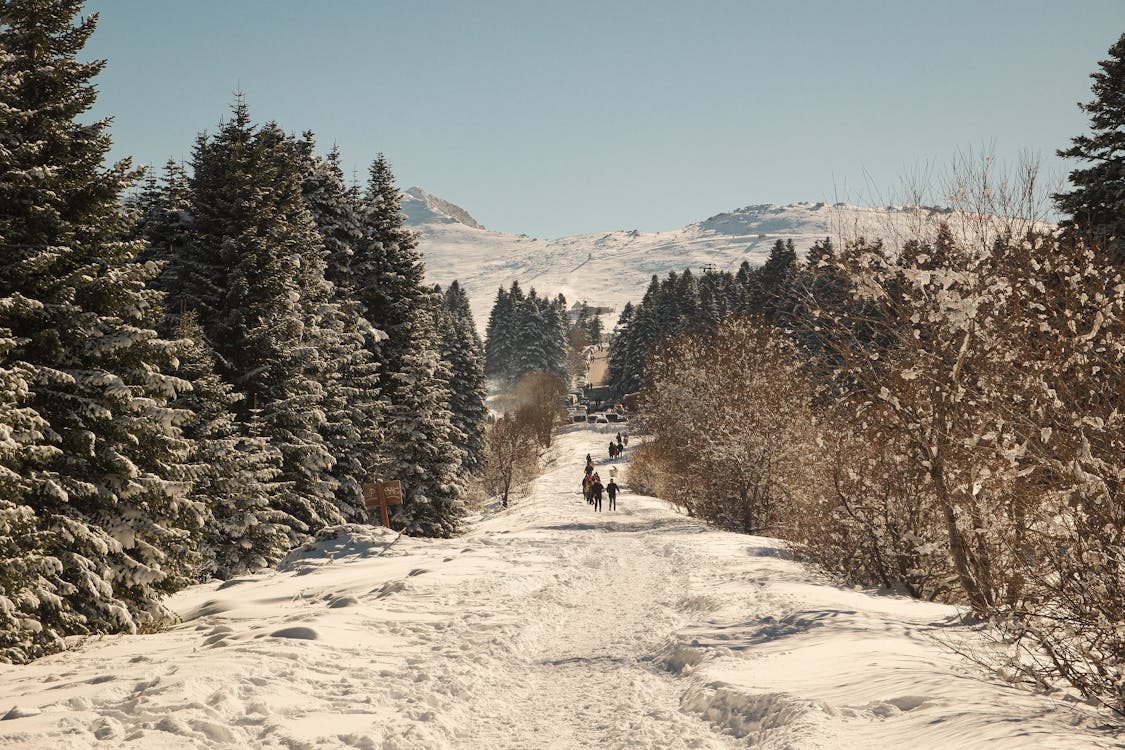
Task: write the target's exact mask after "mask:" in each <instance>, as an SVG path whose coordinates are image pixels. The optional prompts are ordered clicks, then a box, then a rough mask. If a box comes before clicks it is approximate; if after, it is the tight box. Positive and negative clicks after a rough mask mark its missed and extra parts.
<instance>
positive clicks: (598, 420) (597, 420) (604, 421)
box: [594, 414, 609, 424]
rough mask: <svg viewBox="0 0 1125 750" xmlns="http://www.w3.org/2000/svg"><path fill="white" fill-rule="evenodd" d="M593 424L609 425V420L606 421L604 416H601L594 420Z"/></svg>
mask: <svg viewBox="0 0 1125 750" xmlns="http://www.w3.org/2000/svg"><path fill="white" fill-rule="evenodd" d="M594 424H609V420H608V419H606V415H604V414H601V415H599V416H598V418H597V419H595V420H594Z"/></svg>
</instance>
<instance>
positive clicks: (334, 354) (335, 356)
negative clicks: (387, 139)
mask: <svg viewBox="0 0 1125 750" xmlns="http://www.w3.org/2000/svg"><path fill="white" fill-rule="evenodd" d="M297 146H298V149H299V152H300V156H301V171H302V175H303V180H302V195H303V197H304V201H305V205H306V206H307V207H308V209H309V211H310V212H311V213H312V215H313V218H314V219H315V221H316V226H317V230H318V231H319V232H320V236H321V239H322V241H323V243H324V249H325V253H326V259H327V268H326V271H325V275H326V277H327V278H328V280H329V281H331V282H332V284H333V298H332V304H331V305H321V316H322V317H324V318H325V320H324V321H323V325H324V326H325V327H327V328H328V329H330V330H331V331H332V335H331V336H330V337H328V339H327V340H326V341H325V343H324V345H323V346H322V348H321V352H320V353H321V355H322V360H323V361H324V363H325V365H326V367H327V369H326V371H325V373H324V379H323V382H324V385H325V395H326V398H325V402H324V410H325V414H326V416H327V420H326V423H325V427H324V430H323V432H324V435H325V438H326V440H327V441H328V445H329V447H330V449H331V451H332V455H333V456H334V457H335V459H336V466H335V469H334V472H333V476H334V477H335V478H336V481H337V482H338V483H339V490H338V491H337V503H338V504H339V505H340V507H341V509H342V510H343V512H344V514H345V516H346V517H348V518H349V519H352V520H361V519H363V518H365V517H366V511H365V510H364V507H363V483H364V482H369V481H372V480H373V479H374V473H373V472H374V471H375V466H376V465H377V464H378V463H379V462H380V459H378V458H376V456H378V454H379V453H380V452H381V451H382V450H383V418H384V413H385V405H384V402H383V401H382V399H381V396H382V390H381V387H380V382H379V366H378V362H377V360H376V355H375V353H376V352H377V351H378V345H379V342H380V341H381V340H382V339H383V334H382V332H381V331H377V330H375V329H374V328H373V327H372V325H371V324H370V323H369V322H368V321H367V319H366V318H364V317H363V313H362V308H363V305H362V304H361V303H360V302H359V300H358V299H357V295H356V288H357V279H356V276H355V272H354V270H353V267H352V261H353V259H354V258H355V257H357V255H358V254H360V253H361V252H362V248H363V243H364V231H363V226H362V223H361V221H360V217H359V213H358V209H357V207H356V205H355V203H354V202H353V201H352V200H351V199H350V197H349V195H348V191H347V188H346V187H345V186H344V175H343V172H342V170H341V169H340V164H339V154H338V152H336V151H335V150H333V151H332V152H331V153H330V154H329V155H328V157H327V158H320V157H318V156H317V155H316V154H315V142H314V140H313V136H312V134H311V133H305V135H304V136H303V137H302V139H301V140H300V141H299V142H298V144H297Z"/></svg>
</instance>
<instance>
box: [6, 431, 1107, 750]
mask: <svg viewBox="0 0 1125 750" xmlns="http://www.w3.org/2000/svg"><path fill="white" fill-rule="evenodd" d="M607 442H608V436H607V434H604V433H601V432H596V431H594V430H593V429H589V428H586V427H585V426H580V427H577V428H569V429H568V432H567V433H565V434H564V435H562V436H561V437H560V439H559V441H558V445H557V448H556V449H555V451H554V456H555V457H556V458H555V460H554V462H553V464H552V465H550V466H549V467H548V471H547V473H546V474H545V475H544V476H543V477H542V478H541V479H540V480H539V481H538V482H537V484H536V486H535V489H534V492H533V493H532V494H531V496H529V497H526V498H522V499H520V500H519V501H518V502H517V504H516V505H515V507H514V508H513V509H511V510H509V511H503V512H493V513H489V514H486V515H485V516H484V517H480V518H476V519H474V520H473V522H472V523H471V525H470V529H469V531H468V533H467V534H466V535H465V536H463V537H461V538H458V539H451V540H421V539H410V538H406V537H402V538H399V537H397V536H396V535H395V534H393V533H389V532H386V531H384V530H383V529H380V528H378V527H374V528H373V527H365V526H353V527H347V528H345V529H342V530H340V531H339V532H338V533H337V534H336V535H335V538H326V539H322V540H320V541H318V542H315V543H310V544H309V545H306V547H305V548H303V549H301V550H297V551H295V552H294V554H292V555H290V557H289V558H288V559H287V560H286V562H285V563H284V564H283V565H282V566H280V568H279V570H277V571H276V572H273V573H270V574H266V575H260V576H253V577H246V578H239V579H235V580H231V581H227V582H224V583H219V582H214V583H209V584H204V585H200V586H196V587H193V588H191V589H189V590H186V591H184V592H181V593H180V594H179V595H177V596H176V597H174V598H173V599H172V600H171V605H172V607H173V608H174V609H175V610H176V611H177V612H178V613H180V615H181V616H182V617H183V623H182V624H181V625H179V626H178V627H175V628H173V629H172V630H170V631H168V632H164V633H159V634H155V635H145V636H115V637H104V638H98V639H92V640H89V641H87V642H85V643H82V644H78V645H77V646H76V649H75V650H74V651H72V652H69V653H65V654H59V655H56V656H52V657H49V658H46V659H42V660H40V661H38V662H36V663H34V664H31V665H28V666H4V667H0V674H2V677H3V685H2V686H0V706H2V707H3V711H7V713H8V716H7V717H5V718H6V720H4V721H0V746H3V747H14V748H28V749H29V750H31V749H32V748H34V749H35V750H41V749H43V748H55V749H58V750H63V749H64V748H94V747H97V748H102V747H106V748H109V747H112V748H132V749H136V750H140V749H141V748H144V749H146V750H147V749H150V748H242V747H254V748H287V749H290V750H292V749H293V748H366V749H369V750H370V749H373V748H381V749H386V750H405V749H407V748H410V749H422V748H434V749H440V748H466V749H470V748H471V749H473V750H479V749H492V748H496V749H501V748H536V749H538V748H552V749H555V750H562V749H563V748H575V749H577V748H599V749H601V748H735V747H747V746H750V745H753V746H754V747H763V748H832V750H841V749H843V748H981V749H982V750H983V749H984V748H988V749H989V750H991V749H993V748H1011V749H1012V750H1015V749H1016V748H1019V749H1020V750H1023V749H1025V748H1044V749H1047V748H1051V749H1056V748H1096V747H1097V748H1108V747H1122V746H1123V745H1122V738H1121V737H1120V736H1116V737H1115V736H1114V735H1113V734H1112V733H1111V730H1109V729H1104V728H1103V729H1099V728H1098V727H1099V725H1105V724H1108V723H1109V722H1110V721H1112V717H1110V716H1108V715H1106V714H1099V713H1097V712H1096V711H1094V710H1093V709H1091V708H1089V707H1087V706H1084V705H1081V704H1076V703H1074V702H1071V701H1068V700H1066V699H1065V697H1064V696H1055V697H1053V698H1052V697H1044V696H1037V695H1033V694H1030V693H1027V692H1024V691H1021V690H1017V689H1015V688H1012V687H1010V686H1006V685H1004V684H1000V683H998V682H996V681H994V680H992V679H991V678H989V677H988V676H987V675H986V674H984V673H983V672H981V671H980V670H979V669H977V668H976V667H974V666H973V665H972V664H971V663H970V662H968V661H966V660H965V659H963V658H962V657H959V656H957V655H955V654H954V653H952V652H951V651H949V650H947V649H946V648H944V647H943V646H941V645H940V644H939V642H938V641H939V640H943V641H952V642H962V643H967V644H971V643H973V642H974V640H975V638H976V635H975V634H974V633H973V632H972V631H971V630H969V629H967V628H963V627H961V626H957V625H954V624H953V622H954V620H953V618H954V615H955V611H954V610H953V609H952V608H949V607H945V606H939V605H933V604H922V603H918V602H913V601H910V600H907V599H902V598H897V597H888V596H875V595H871V594H869V593H865V592H859V591H852V590H847V589H841V588H839V587H836V586H833V585H830V584H828V583H826V582H824V581H823V580H821V579H820V578H819V577H818V576H817V575H816V574H814V573H813V572H811V571H810V570H808V569H807V568H805V567H804V566H802V565H801V564H798V563H795V562H793V561H791V560H789V559H787V555H786V554H785V553H784V551H783V550H782V549H780V547H779V545H777V544H776V543H775V542H773V541H771V540H768V539H763V538H758V537H748V536H741V535H736V534H730V533H725V532H717V531H712V530H708V529H707V528H704V527H702V526H700V525H699V524H698V523H696V522H695V521H693V520H691V519H688V518H685V517H683V516H681V515H678V514H677V513H675V512H674V511H672V510H670V509H669V508H668V507H667V506H666V505H665V504H664V503H662V502H660V501H658V500H655V499H653V498H646V497H638V496H635V495H632V494H630V493H629V492H628V489H627V488H626V491H625V492H624V494H622V496H621V497H620V498H619V501H618V502H619V508H618V510H617V511H616V512H608V511H607V512H604V513H600V514H597V513H594V512H593V511H592V509H591V507H590V506H588V505H586V503H585V502H584V501H583V500H581V498H580V496H579V494H578V484H579V479H580V476H581V466H582V463H583V460H584V456H585V454H586V453H587V452H590V453H592V454H593V455H594V456H595V460H597V461H599V471H600V472H601V473H602V476H603V477H607V476H608V474H609V472H610V470H611V468H612V466H611V465H610V464H609V462H608V461H607V460H606V459H605V458H599V457H601V456H603V455H604V448H605V445H606V443H607ZM618 465H619V467H621V468H624V467H623V462H619V464H618ZM622 473H623V472H621V473H619V474H618V476H619V478H620V476H621V474H622ZM8 709H10V710H8Z"/></svg>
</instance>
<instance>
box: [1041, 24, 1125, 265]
mask: <svg viewBox="0 0 1125 750" xmlns="http://www.w3.org/2000/svg"><path fill="white" fill-rule="evenodd" d="M1098 65H1099V66H1100V67H1101V70H1099V71H1096V72H1094V73H1092V74H1090V77H1091V78H1093V79H1094V85H1093V87H1092V88H1093V92H1094V97H1095V98H1094V100H1093V101H1092V102H1090V103H1089V104H1080V105H1079V106H1080V107H1081V108H1082V109H1083V110H1084V111H1086V112H1088V113H1089V115H1090V130H1091V135H1088V136H1087V135H1080V136H1077V137H1076V138H1072V139H1071V146H1070V148H1067V149H1064V150H1061V151H1059V152H1058V153H1059V156H1062V157H1065V158H1069V159H1079V160H1081V161H1083V162H1086V163H1088V164H1090V166H1088V167H1085V168H1079V169H1075V170H1073V171H1071V173H1070V182H1071V184H1072V185H1073V186H1074V190H1072V191H1070V192H1068V193H1058V194H1056V195H1055V196H1054V197H1055V201H1056V203H1057V204H1058V207H1059V210H1060V211H1062V212H1064V213H1066V214H1068V215H1069V216H1070V218H1069V219H1067V220H1066V221H1064V222H1063V226H1064V227H1066V228H1068V229H1070V230H1071V231H1073V230H1078V231H1079V232H1080V233H1082V234H1083V235H1086V236H1090V237H1092V238H1093V239H1094V240H1096V241H1098V242H1105V243H1107V244H1108V249H1109V251H1110V254H1111V255H1112V257H1114V259H1115V260H1116V262H1117V263H1118V264H1125V128H1123V127H1122V123H1125V34H1122V35H1121V37H1120V38H1119V39H1118V40H1117V42H1116V43H1114V45H1113V46H1112V47H1110V48H1109V58H1108V59H1106V60H1102V61H1101V62H1099V63H1098Z"/></svg>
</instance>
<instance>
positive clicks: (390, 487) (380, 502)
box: [363, 479, 402, 529]
mask: <svg viewBox="0 0 1125 750" xmlns="http://www.w3.org/2000/svg"><path fill="white" fill-rule="evenodd" d="M388 505H402V482H400V481H398V480H397V479H395V480H392V481H390V482H384V481H382V480H380V481H378V482H366V483H364V485H363V507H365V508H367V509H368V510H372V509H374V508H375V507H376V506H378V507H379V509H381V510H382V511H383V525H384V526H386V527H387V528H388V529H389V528H390V527H391V518H390V516H389V515H387V506H388Z"/></svg>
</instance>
